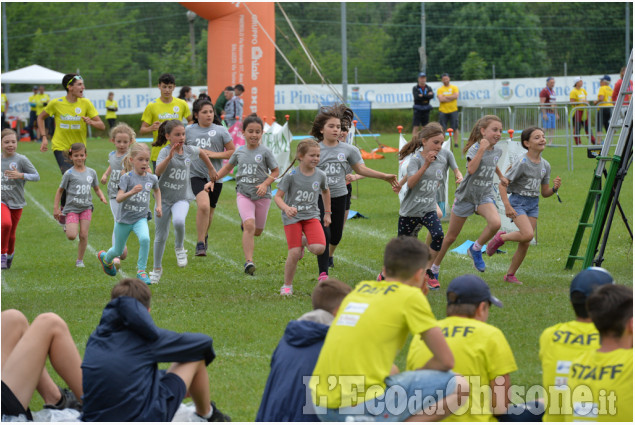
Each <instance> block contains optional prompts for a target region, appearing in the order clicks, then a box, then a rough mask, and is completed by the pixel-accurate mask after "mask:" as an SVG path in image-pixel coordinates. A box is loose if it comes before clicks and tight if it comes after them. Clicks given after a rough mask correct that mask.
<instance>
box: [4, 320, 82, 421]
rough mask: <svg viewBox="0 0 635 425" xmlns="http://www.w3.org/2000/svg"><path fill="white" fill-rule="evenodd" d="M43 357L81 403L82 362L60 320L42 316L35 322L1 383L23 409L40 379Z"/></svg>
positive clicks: (7, 361) (26, 333)
mask: <svg viewBox="0 0 635 425" xmlns="http://www.w3.org/2000/svg"><path fill="white" fill-rule="evenodd" d="M47 355H48V357H49V358H50V360H51V364H52V365H53V368H54V369H55V370H56V371H57V373H58V374H59V375H60V377H61V378H62V379H63V380H64V382H66V383H67V384H68V386H69V387H70V389H71V391H73V393H75V396H76V397H77V399H78V400H81V397H82V395H83V390H82V369H81V363H82V359H81V358H80V356H79V352H78V351H77V347H76V346H75V342H74V341H73V337H72V336H71V334H70V332H69V330H68V326H67V325H66V322H64V320H62V318H61V317H59V316H58V315H56V314H55V313H44V314H41V315H39V316H38V317H36V318H35V320H34V321H33V323H32V324H31V326H30V327H29V328H28V329H27V331H26V332H25V333H24V335H23V336H22V338H21V339H20V341H19V342H18V343H17V345H16V346H15V348H14V349H13V351H12V353H11V354H10V355H9V358H7V359H6V362H5V364H4V365H3V368H2V380H3V381H4V383H5V384H6V385H7V386H8V387H9V388H11V391H13V393H14V394H15V396H16V398H17V399H18V400H19V401H20V403H21V404H22V406H23V407H24V408H25V409H26V408H28V407H29V403H30V402H31V397H32V396H33V391H34V390H35V389H36V387H37V385H38V382H39V381H40V379H41V377H42V370H44V365H45V363H46V358H47ZM56 401H57V400H56Z"/></svg>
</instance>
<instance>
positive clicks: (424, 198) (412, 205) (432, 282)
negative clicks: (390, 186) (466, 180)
mask: <svg viewBox="0 0 635 425" xmlns="http://www.w3.org/2000/svg"><path fill="white" fill-rule="evenodd" d="M415 140H416V141H417V142H418V143H419V144H420V145H421V150H419V149H417V150H416V151H415V152H416V153H415V154H414V155H413V156H412V157H411V158H410V161H409V162H408V168H407V172H406V176H404V178H405V179H406V185H407V192H406V194H405V196H404V198H403V200H401V207H400V208H399V224H398V227H397V236H402V235H405V236H414V237H417V236H418V234H419V230H421V228H422V227H424V226H425V228H426V229H428V232H429V236H430V238H431V242H430V243H429V244H428V245H429V246H430V258H429V260H428V264H427V269H426V273H427V274H428V286H429V287H430V289H439V287H440V285H439V281H438V280H437V279H436V277H435V276H434V273H432V270H431V269H430V268H431V267H432V264H433V262H434V260H435V258H436V255H437V252H438V251H439V249H441V245H442V244H443V228H442V227H441V220H440V217H439V212H440V211H439V206H438V205H437V197H436V194H437V191H438V189H439V186H441V184H442V182H443V181H444V180H445V176H446V172H447V170H448V167H450V166H451V165H454V167H455V168H456V162H454V164H451V162H450V160H449V158H452V160H454V156H453V155H452V153H451V152H450V153H449V156H448V155H446V154H443V153H442V152H443V150H442V149H441V148H442V146H443V142H444V141H445V131H443V127H441V125H440V124H439V123H436V122H431V123H429V124H426V125H425V126H424V127H423V129H422V130H421V131H420V132H419V133H418V135H417V138H416V139H415ZM406 146H408V145H406ZM415 146H416V145H413V146H412V148H414V147H415ZM445 152H448V151H445ZM452 162H453V161H452ZM459 174H460V173H459Z"/></svg>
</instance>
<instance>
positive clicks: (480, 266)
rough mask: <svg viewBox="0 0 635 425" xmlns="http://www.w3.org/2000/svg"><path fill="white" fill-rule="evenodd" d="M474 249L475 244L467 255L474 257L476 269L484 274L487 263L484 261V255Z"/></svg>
mask: <svg viewBox="0 0 635 425" xmlns="http://www.w3.org/2000/svg"><path fill="white" fill-rule="evenodd" d="M473 248H474V244H472V245H471V246H470V247H469V248H468V250H467V255H469V256H470V257H472V261H474V268H475V269H476V270H478V271H479V272H481V273H483V272H484V271H485V261H483V253H482V252H481V251H474V249H473Z"/></svg>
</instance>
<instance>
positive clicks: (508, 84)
mask: <svg viewBox="0 0 635 425" xmlns="http://www.w3.org/2000/svg"><path fill="white" fill-rule="evenodd" d="M609 75H610V77H611V87H612V86H613V85H614V84H615V82H616V81H617V80H618V79H619V75H617V74H609ZM574 77H575V76H567V77H557V76H556V77H554V78H555V80H556V85H555V87H554V92H555V95H556V101H557V102H568V101H569V93H570V92H571V89H572V88H573V78H574ZM601 77H602V75H583V76H582V80H583V81H584V86H583V87H584V88H585V89H586V91H587V93H588V97H589V100H596V99H597V95H598V90H599V88H600V78H601ZM89 83H90V82H89ZM415 84H416V82H415V81H413V82H411V83H399V84H349V85H348V92H349V93H348V99H349V100H351V101H355V100H365V101H370V102H371V104H372V106H371V107H372V109H411V108H412V105H413V100H412V88H413V87H414V85H415ZM428 84H429V85H430V86H431V87H432V89H433V90H434V91H435V93H436V90H437V89H438V88H439V87H440V86H441V83H440V82H430V83H428ZM451 84H454V85H455V86H457V87H458V88H459V99H458V104H459V106H477V105H497V104H505V105H520V104H527V103H538V102H539V101H540V91H541V90H542V89H543V88H544V87H545V85H546V78H509V79H500V80H474V81H452V82H451ZM333 87H334V89H335V90H337V91H338V93H341V90H342V86H341V85H339V84H338V85H334V86H333ZM179 89H180V87H177V89H176V90H175V91H174V94H175V95H177V94H178V92H179ZM206 89H207V88H206V87H204V86H196V87H194V88H193V91H194V94H195V95H198V93H199V92H200V91H201V90H206ZM247 90H249V88H247ZM111 91H112V92H114V93H115V100H116V101H117V103H118V104H119V111H117V114H119V115H130V114H139V113H142V112H143V110H144V109H145V107H146V106H147V105H148V103H149V102H150V101H151V100H153V99H156V98H157V97H159V95H160V93H159V89H158V88H156V87H151V88H137V89H108V90H86V91H85V93H84V96H85V97H87V98H88V99H90V100H91V102H93V105H95V107H96V108H97V111H98V112H99V114H100V115H105V114H106V98H107V97H108V93H109V92H111ZM65 94H66V93H65V92H64V91H53V92H49V95H50V96H51V98H56V97H61V96H64V95H65ZM30 95H31V93H9V94H8V95H7V97H8V98H9V111H8V112H7V115H14V116H19V117H20V118H22V119H25V118H28V116H29V105H28V98H29V96H30ZM218 95H219V93H210V96H211V97H212V100H214V101H215V100H216V97H217V96H218ZM337 100H338V97H337V96H336V94H335V93H333V92H332V91H331V90H330V89H329V88H328V87H327V86H324V85H320V84H308V85H306V86H303V85H296V84H277V85H276V87H275V109H276V110H277V111H283V110H284V111H293V110H317V109H318V107H319V105H320V104H321V103H323V102H334V101H337ZM430 103H431V105H432V106H433V107H435V108H437V107H438V106H439V101H438V100H437V99H436V94H435V98H434V99H433V100H432V101H431V102H430Z"/></svg>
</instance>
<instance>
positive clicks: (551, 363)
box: [538, 267, 613, 422]
mask: <svg viewBox="0 0 635 425" xmlns="http://www.w3.org/2000/svg"><path fill="white" fill-rule="evenodd" d="M612 283H613V276H611V275H610V273H609V272H607V271H606V270H604V269H602V268H599V267H591V268H589V269H586V270H582V271H581V272H580V273H578V274H577V275H576V276H575V277H574V278H573V280H572V281H571V286H570V289H569V299H570V300H571V306H572V307H573V312H574V314H575V320H571V321H568V322H562V323H558V324H555V325H553V326H551V327H549V328H547V329H545V330H544V331H543V332H542V335H541V336H540V351H539V352H538V356H539V357H540V362H541V364H542V386H543V388H544V389H545V391H546V393H545V399H544V404H545V414H544V418H543V421H545V422H554V421H557V422H561V421H563V420H564V417H563V416H562V414H563V413H562V407H563V400H562V397H563V396H564V391H565V390H566V389H567V388H568V387H567V379H568V376H569V368H570V366H571V361H572V360H573V359H574V358H575V357H577V356H578V355H580V353H582V352H585V351H588V350H597V349H598V348H599V347H600V335H599V334H598V331H597V329H596V328H595V325H594V324H593V323H592V322H591V319H590V318H589V313H588V312H587V308H586V301H587V298H588V297H589V295H591V292H593V289H594V288H595V287H597V286H601V285H608V284H612Z"/></svg>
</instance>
